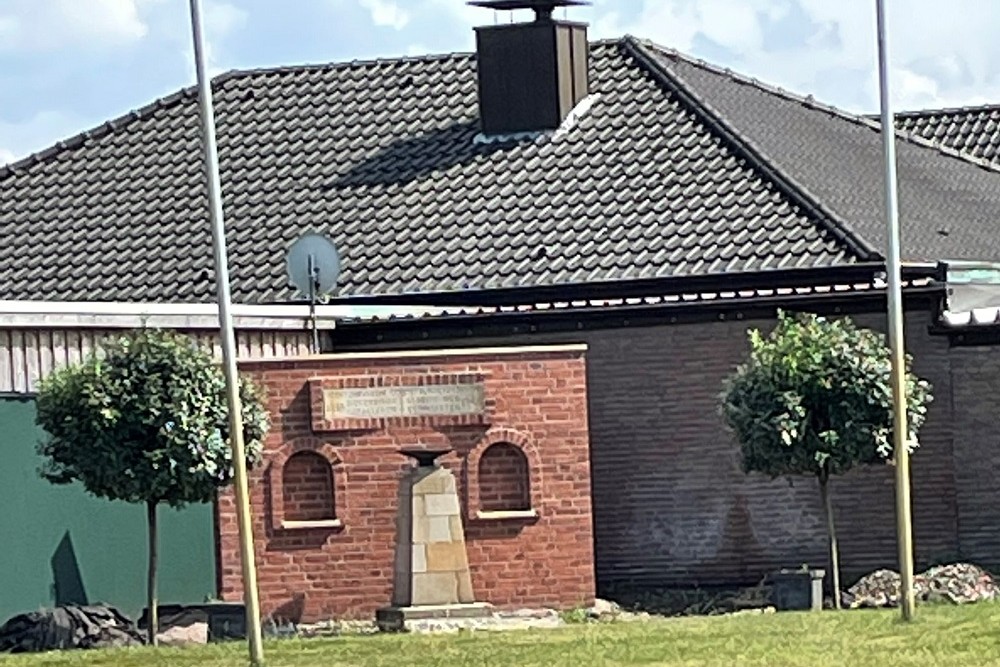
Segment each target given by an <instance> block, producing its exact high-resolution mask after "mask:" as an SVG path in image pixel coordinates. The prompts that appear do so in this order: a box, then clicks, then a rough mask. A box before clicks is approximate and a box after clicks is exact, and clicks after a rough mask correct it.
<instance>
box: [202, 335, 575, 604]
mask: <svg viewBox="0 0 1000 667" xmlns="http://www.w3.org/2000/svg"><path fill="white" fill-rule="evenodd" d="M241 371H242V372H243V373H245V374H246V375H248V376H251V377H254V378H255V379H256V380H258V381H259V382H261V383H262V384H263V385H264V386H265V387H266V388H267V393H268V405H269V410H270V413H271V415H272V418H273V426H272V428H271V432H270V434H269V436H268V439H267V442H266V447H265V460H264V463H263V465H262V466H260V467H259V468H258V469H256V470H254V471H253V472H252V475H251V479H250V483H251V494H252V502H253V509H254V515H253V525H254V531H255V538H256V545H257V550H256V557H257V564H258V573H259V575H258V576H259V590H260V595H261V604H262V608H263V611H264V613H275V614H276V615H280V616H282V617H285V618H290V619H292V620H297V621H305V622H309V621H315V620H318V619H324V618H332V617H368V618H371V617H372V615H373V614H374V612H375V610H376V609H377V608H378V607H380V606H383V605H387V604H389V602H390V599H391V586H392V575H393V567H394V560H393V559H394V547H395V539H396V525H395V524H396V507H397V494H398V484H399V480H400V478H401V475H402V474H403V473H404V471H405V470H406V469H407V468H408V467H409V466H411V465H412V462H411V461H409V460H408V459H407V458H406V457H404V456H403V455H401V454H400V453H399V449H400V448H401V447H412V446H417V445H424V446H430V447H450V448H452V449H453V451H452V452H451V453H449V454H447V455H445V456H443V457H442V458H440V459H439V461H440V462H441V463H442V464H443V465H445V466H448V467H449V468H451V469H452V470H453V471H454V472H455V475H456V477H457V479H458V482H459V494H460V498H461V499H462V502H463V510H464V513H465V517H464V518H465V527H466V540H467V547H468V554H469V565H470V568H471V570H472V578H473V587H474V590H475V592H476V596H477V598H478V599H480V600H482V601H485V602H490V603H493V604H495V605H497V606H499V607H537V606H551V607H557V608H570V607H574V606H577V605H581V604H588V603H590V602H592V600H593V598H594V592H595V579H594V565H593V563H594V560H593V534H592V530H591V526H592V515H591V495H590V460H589V456H588V453H589V442H588V432H587V403H586V364H585V359H584V352H583V351H582V350H581V349H579V348H571V349H566V348H562V349H555V350H548V351H539V350H535V351H525V352H524V353H517V354H512V353H509V352H507V353H474V352H473V353H466V354H463V355H459V356H447V357H446V356H440V355H437V356H434V355H432V356H420V355H412V354H411V355H403V356H396V355H378V356H375V357H372V356H369V355H358V356H346V357H344V356H341V357H336V356H333V357H325V358H309V359H304V360H301V361H271V362H267V361H260V362H248V363H245V364H241ZM465 374H474V375H477V376H481V377H482V378H483V381H484V383H485V388H486V400H487V404H488V405H489V408H490V409H489V412H490V415H489V418H488V420H487V423H476V424H472V423H468V424H461V423H457V422H456V423H448V424H444V425H442V424H440V423H437V422H435V423H433V424H432V423H430V422H429V421H425V418H422V417H421V418H406V419H404V420H401V422H400V423H392V424H383V425H381V426H373V425H370V424H369V425H364V426H363V427H359V426H358V425H352V424H347V425H346V426H347V427H350V430H342V428H341V426H345V425H337V424H331V423H326V422H325V421H324V420H323V419H316V418H315V417H316V415H317V409H316V408H317V407H318V406H317V405H316V404H315V401H314V398H316V393H315V387H316V383H315V382H312V381H313V380H315V379H316V378H321V379H322V380H323V382H324V383H325V382H327V381H328V380H329V381H330V382H331V383H333V385H334V386H336V383H337V381H338V378H353V379H352V380H351V383H353V384H352V385H351V386H368V384H370V383H368V382H367V380H366V381H365V382H360V383H359V382H358V381H359V380H363V379H365V378H367V379H368V380H371V381H373V382H374V381H375V380H376V379H377V380H378V381H379V382H385V383H389V382H395V383H397V384H408V383H411V382H415V381H422V380H421V379H423V378H429V379H432V380H439V379H440V378H442V377H445V376H447V377H458V376H459V375H465ZM427 384H433V382H431V381H430V380H428V382H427ZM320 399H321V396H320ZM432 419H434V418H432ZM445 421H447V420H445ZM453 421H454V420H453ZM316 428H319V429H320V430H319V431H317V430H315V429H316ZM498 443H509V445H511V446H514V447H517V448H518V449H519V450H520V451H521V452H523V454H524V458H525V459H526V461H527V463H528V470H527V473H528V478H529V482H530V499H531V509H532V510H534V511H535V512H536V513H537V516H534V517H531V516H520V517H497V516H481V515H480V512H482V511H488V507H487V506H484V502H483V501H492V500H493V499H494V498H495V496H497V495H499V496H501V497H503V498H507V499H509V498H511V497H513V496H514V495H517V496H518V497H519V496H520V494H521V493H522V490H523V488H524V484H523V481H522V480H521V479H520V478H517V479H515V480H514V481H515V484H516V488H514V489H512V490H503V489H497V488H496V486H495V484H493V486H492V487H490V486H489V484H490V482H489V479H494V481H495V477H492V475H493V473H494V472H498V471H499V472H501V473H503V474H509V473H510V469H509V466H508V468H507V469H506V470H503V469H498V468H497V467H495V466H494V464H493V463H491V455H490V453H489V452H490V451H491V449H492V448H494V447H495V446H496V445H497V444H498ZM296 452H309V453H310V454H309V455H310V456H311V457H313V458H312V461H313V462H314V463H315V462H316V461H317V460H319V461H321V462H323V463H324V464H325V469H326V471H327V472H328V474H329V473H332V476H333V487H334V494H333V495H334V501H335V506H334V512H333V513H332V514H333V515H334V516H335V518H336V521H331V522H327V524H328V525H318V526H314V527H303V526H301V525H285V526H283V525H282V524H283V522H289V521H295V520H296V519H297V514H296V513H301V511H302V510H303V505H302V503H298V502H296V501H295V498H296V493H297V491H296V490H295V489H293V490H291V491H289V490H288V489H289V486H293V487H295V488H296V489H299V488H301V487H302V486H304V485H306V486H309V487H310V488H309V492H308V494H307V495H306V496H304V497H303V498H304V499H308V503H309V505H308V506H309V507H310V508H311V509H310V512H312V511H313V510H314V509H318V505H314V504H313V503H315V502H316V497H317V493H316V488H314V487H315V485H314V480H315V483H318V479H319V476H318V475H317V474H316V473H317V471H316V470H315V469H314V467H313V464H310V466H309V468H308V474H300V473H301V472H302V471H300V470H297V469H296V468H297V464H295V461H296V457H295V454H296ZM483 459H486V463H485V466H482V465H480V464H481V463H482V462H483ZM507 460H508V459H507V458H505V457H499V458H498V459H497V461H498V462H502V463H506V462H507ZM288 462H292V463H293V464H295V465H293V469H292V470H291V471H289V470H288V468H287V467H286V465H287V464H288ZM283 472H284V473H285V474H282V473H283ZM483 472H485V473H487V477H488V479H487V480H486V481H487V489H485V492H486V493H485V494H483V497H482V498H480V495H481V492H482V491H484V489H482V488H481V487H482V486H483V484H482V480H481V477H482V473H483ZM289 499H291V504H289ZM486 505H488V503H486ZM218 507H219V509H218V525H219V536H220V537H219V539H220V561H221V562H220V569H221V571H222V593H223V596H224V597H225V599H229V600H236V599H240V598H241V596H242V585H241V579H240V561H239V555H238V553H239V552H238V539H237V538H238V532H237V524H236V514H235V507H234V501H233V497H232V492H231V490H229V491H226V492H225V493H223V494H222V495H221V496H220V499H219V503H218ZM298 516H301V514H299V515H298ZM324 518H325V517H324ZM338 523H339V525H337V524H338Z"/></svg>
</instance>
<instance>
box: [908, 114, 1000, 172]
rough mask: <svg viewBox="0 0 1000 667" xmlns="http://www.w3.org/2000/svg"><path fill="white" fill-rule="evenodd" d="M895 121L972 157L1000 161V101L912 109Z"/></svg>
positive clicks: (910, 130)
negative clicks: (925, 109) (966, 105)
mask: <svg viewBox="0 0 1000 667" xmlns="http://www.w3.org/2000/svg"><path fill="white" fill-rule="evenodd" d="M896 124H897V127H899V128H900V129H902V130H906V131H907V132H912V133H914V134H916V135H917V136H920V137H923V138H924V139H929V140H931V141H935V142H938V143H941V144H944V145H946V146H950V147H951V148H954V149H955V150H958V151H961V152H963V153H967V154H969V155H972V156H973V157H977V158H980V159H982V160H989V161H991V162H1000V105H987V106H976V107H963V108H957V109H936V110H927V111H910V112H907V113H902V114H897V115H896Z"/></svg>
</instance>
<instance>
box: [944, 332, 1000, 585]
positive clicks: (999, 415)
mask: <svg viewBox="0 0 1000 667" xmlns="http://www.w3.org/2000/svg"><path fill="white" fill-rule="evenodd" d="M951 371H952V382H953V385H954V388H955V394H954V410H955V478H956V481H957V490H958V508H959V512H958V527H959V531H960V534H961V543H960V545H959V547H960V552H961V556H962V558H964V559H968V560H971V561H973V562H977V563H981V564H982V565H984V566H987V567H992V568H1000V348H997V347H956V348H953V349H952V351H951Z"/></svg>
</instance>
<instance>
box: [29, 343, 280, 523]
mask: <svg viewBox="0 0 1000 667" xmlns="http://www.w3.org/2000/svg"><path fill="white" fill-rule="evenodd" d="M239 390H240V397H241V399H242V402H243V415H242V416H243V437H244V441H245V444H246V452H247V464H248V465H249V466H254V465H256V464H257V463H258V462H259V460H260V452H261V448H262V444H263V439H264V436H265V434H266V433H267V430H268V428H269V427H270V422H269V418H268V414H267V411H266V409H265V407H264V404H263V398H262V396H261V394H260V392H259V390H258V389H257V387H255V386H254V385H253V384H252V383H250V382H249V381H247V380H245V379H242V380H241V382H240V388H239ZM227 414H228V407H227V404H226V396H225V379H224V377H223V375H222V372H221V369H220V368H219V367H218V366H217V364H216V363H215V361H214V359H213V358H212V357H211V355H209V354H208V353H207V352H205V351H203V350H202V349H200V348H199V347H198V345H197V343H196V342H195V341H194V340H193V339H191V338H189V337H187V336H183V335H181V334H177V333H174V332H168V331H161V330H155V329H146V330H141V331H139V332H136V333H134V334H131V335H128V336H123V337H120V338H118V339H117V340H113V341H110V342H109V343H108V344H106V345H105V347H104V349H103V350H102V351H101V353H100V355H98V354H93V355H91V357H90V358H88V359H87V360H85V361H84V362H83V363H80V364H77V365H73V366H68V367H64V368H62V369H60V370H58V371H56V372H54V373H52V374H51V375H50V376H49V377H48V378H46V379H45V380H44V381H43V382H42V383H41V387H40V390H39V395H38V416H37V419H36V421H37V422H38V424H39V425H40V426H41V427H42V428H44V429H45V430H46V431H47V432H48V434H49V438H48V440H47V441H45V442H43V443H42V444H41V445H40V446H39V453H40V454H41V455H42V456H43V457H44V459H45V461H44V465H43V468H42V475H43V477H45V478H46V479H48V480H50V481H51V482H53V483H69V482H71V481H74V480H79V481H80V482H81V483H82V484H83V486H84V487H85V488H86V489H87V490H88V491H89V492H90V493H92V494H94V495H95V496H98V497H102V498H107V499H110V500H125V501H127V502H132V503H147V502H150V501H152V502H157V503H159V502H165V503H167V504H169V505H172V506H174V507H181V506H183V505H185V504H187V503H193V502H208V501H210V500H211V499H212V498H213V497H214V494H215V491H216V489H217V488H219V487H221V486H225V485H227V484H228V483H230V482H231V481H232V476H233V470H232V453H231V449H230V447H229V444H228V438H229V424H228V418H227Z"/></svg>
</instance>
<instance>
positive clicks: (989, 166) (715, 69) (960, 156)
mask: <svg viewBox="0 0 1000 667" xmlns="http://www.w3.org/2000/svg"><path fill="white" fill-rule="evenodd" d="M633 39H635V38H633ZM642 41H643V42H644V43H645V45H646V46H649V47H652V48H654V49H656V50H657V51H660V52H662V53H663V54H664V55H667V56H669V57H671V58H676V59H678V60H683V61H684V62H686V63H688V64H690V65H692V66H694V67H700V68H701V69H704V70H707V71H709V72H712V73H714V74H718V75H720V76H725V77H727V78H729V79H732V80H733V81H735V82H737V83H742V84H744V85H748V86H752V87H754V88H757V89H758V90H760V91H762V92H765V93H769V94H771V95H776V96H778V97H781V98H783V99H785V100H787V101H789V102H795V103H796V104H802V105H803V106H806V107H808V108H810V109H815V110H816V111H824V112H826V113H828V114H831V115H833V116H836V117H838V118H841V119H842V120H847V121H850V122H852V123H856V124H858V125H861V126H864V127H867V128H868V129H870V130H873V131H875V132H878V133H880V134H881V132H882V122H881V117H880V116H879V115H874V116H871V117H869V116H867V115H863V114H854V113H851V112H850V111H845V110H844V109H841V108H839V107H836V106H834V105H832V104H827V103H825V102H819V101H817V100H816V98H815V97H813V96H812V95H800V94H798V93H793V92H791V91H790V90H786V89H784V88H781V87H780V86H775V85H771V84H768V83H764V82H763V81H761V80H759V79H755V78H753V77H750V76H747V75H745V74H740V73H738V72H734V71H733V70H731V69H729V68H722V67H719V66H718V65H713V64H712V63H709V62H706V61H704V60H701V59H699V58H693V57H691V56H689V55H687V54H686V53H682V52H680V51H677V50H676V49H671V48H669V47H666V46H661V45H659V44H656V43H655V42H652V41H649V40H642ZM998 108H1000V106H998ZM895 115H896V116H899V114H895ZM895 132H896V138H897V139H902V140H903V141H906V142H909V143H911V144H914V145H916V146H920V147H921V148H927V149H930V150H933V151H936V152H938V153H941V154H942V155H945V156H947V157H951V158H955V159H957V160H962V161H963V162H968V163H970V164H973V165H975V166H977V167H980V168H981V169H985V170H987V171H990V172H993V173H998V174H1000V162H990V161H989V160H983V159H981V158H977V157H976V156H974V155H969V154H967V153H963V152H961V151H959V150H956V149H954V148H951V147H950V146H946V145H944V144H941V143H938V142H936V141H931V140H930V139H925V138H923V137H921V136H920V135H918V134H915V133H913V132H909V131H907V130H901V129H899V128H898V127H897V128H895Z"/></svg>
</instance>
